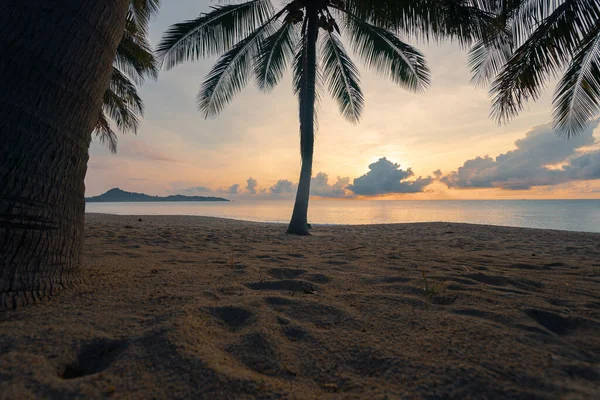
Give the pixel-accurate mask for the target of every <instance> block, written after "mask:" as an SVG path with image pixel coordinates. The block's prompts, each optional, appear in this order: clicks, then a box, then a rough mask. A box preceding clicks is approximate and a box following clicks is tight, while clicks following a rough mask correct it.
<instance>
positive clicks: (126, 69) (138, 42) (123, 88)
mask: <svg viewBox="0 0 600 400" xmlns="http://www.w3.org/2000/svg"><path fill="white" fill-rule="evenodd" d="M159 6H160V4H159V0H133V1H132V2H131V5H130V9H129V13H128V15H127V22H126V24H125V31H124V33H123V38H122V39H121V42H120V43H119V47H117V55H116V58H115V61H114V63H113V72H112V75H111V79H110V82H109V85H108V88H107V89H106V92H104V101H103V104H102V108H101V110H100V113H99V116H98V123H97V124H96V127H95V129H94V132H93V134H94V136H95V137H96V138H97V139H98V140H99V141H100V142H101V143H104V144H106V145H107V146H108V148H109V149H110V151H111V152H112V153H116V152H117V142H118V139H117V134H116V133H115V132H114V130H113V129H112V126H111V123H110V121H111V120H112V121H113V123H114V124H115V125H116V126H117V128H118V129H119V130H120V131H121V132H122V133H137V130H138V126H139V118H140V117H141V116H143V114H144V103H143V102H142V99H141V98H140V96H139V94H138V92H137V88H136V85H140V84H142V83H143V82H144V80H145V79H146V78H147V77H152V78H156V76H157V74H158V69H157V68H156V60H155V58H154V53H153V51H152V48H151V47H150V45H149V43H148V40H147V34H148V22H149V19H150V17H151V16H152V15H154V14H155V13H156V12H157V11H158V8H159Z"/></svg>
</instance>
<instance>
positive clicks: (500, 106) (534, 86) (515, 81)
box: [491, 0, 600, 122]
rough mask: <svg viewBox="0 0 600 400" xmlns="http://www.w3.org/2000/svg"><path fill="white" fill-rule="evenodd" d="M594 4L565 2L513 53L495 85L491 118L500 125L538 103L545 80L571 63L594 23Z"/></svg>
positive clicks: (584, 0) (582, 0)
mask: <svg viewBox="0 0 600 400" xmlns="http://www.w3.org/2000/svg"><path fill="white" fill-rule="evenodd" d="M592 2H594V1H593V0H565V1H564V2H563V3H562V4H561V5H559V6H558V7H557V8H556V10H555V11H554V12H553V13H552V14H550V16H548V17H547V18H546V19H545V20H544V21H542V22H541V23H540V24H539V25H538V27H537V28H536V29H535V31H534V32H533V33H532V34H531V35H530V37H529V38H528V39H527V41H526V42H525V43H523V44H522V45H521V46H520V47H519V48H518V49H517V50H516V51H515V52H514V54H513V55H512V57H511V58H510V59H509V60H508V62H507V63H506V65H505V66H504V68H503V69H502V71H501V72H500V74H499V75H498V77H497V78H496V79H495V80H494V82H493V84H492V90H491V92H492V94H493V97H494V99H493V103H492V115H493V116H494V117H495V118H496V119H497V120H498V121H500V122H505V121H508V120H509V119H510V118H512V117H514V116H515V115H517V114H518V113H519V112H520V111H521V110H522V109H523V106H524V103H525V102H526V101H527V100H529V99H533V100H537V98H538V97H539V96H540V93H541V91H542V89H543V88H544V82H545V80H546V79H547V78H548V77H549V76H551V75H554V74H556V73H558V72H559V71H560V69H561V68H562V67H563V66H565V65H566V63H568V62H569V58H570V54H572V52H573V51H574V49H575V47H576V46H577V45H578V43H579V41H580V34H581V32H582V31H583V32H585V31H587V30H589V28H590V24H591V22H593V21H592V19H591V18H590V15H589V14H590V13H589V12H588V11H589V9H587V5H589V3H592ZM596 7H599V8H600V6H599V5H597V6H596ZM574 26H576V27H577V28H575V29H574Z"/></svg>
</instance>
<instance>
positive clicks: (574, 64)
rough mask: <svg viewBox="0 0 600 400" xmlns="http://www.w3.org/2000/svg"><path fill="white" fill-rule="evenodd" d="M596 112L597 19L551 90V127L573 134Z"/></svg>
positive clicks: (599, 68) (599, 76)
mask: <svg viewBox="0 0 600 400" xmlns="http://www.w3.org/2000/svg"><path fill="white" fill-rule="evenodd" d="M598 111H600V21H598V23H597V25H596V27H595V29H593V30H592V31H590V32H589V33H588V35H587V37H585V38H584V40H583V41H582V42H581V45H580V47H579V48H578V49H577V50H576V52H575V56H574V57H573V59H572V60H571V64H570V65H569V68H568V69H567V71H566V72H565V74H564V76H563V77H562V79H561V80H560V82H559V83H558V86H557V87H556V91H555V93H554V112H553V114H554V126H555V129H556V130H557V131H558V132H559V133H561V134H564V135H565V136H567V137H572V136H575V135H577V134H578V133H579V132H581V131H582V130H583V128H584V127H585V126H586V124H587V123H588V122H589V121H590V120H591V119H592V118H593V117H594V116H595V115H597V114H598Z"/></svg>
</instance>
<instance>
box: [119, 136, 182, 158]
mask: <svg viewBox="0 0 600 400" xmlns="http://www.w3.org/2000/svg"><path fill="white" fill-rule="evenodd" d="M119 154H120V155H123V156H129V157H133V158H140V159H145V160H152V161H168V162H178V160H175V159H174V158H171V157H169V156H167V155H166V154H164V153H162V152H160V151H158V150H156V149H153V148H152V147H150V146H149V145H147V144H146V143H144V142H142V141H141V140H133V141H129V142H126V143H123V144H122V145H121V146H120V148H119Z"/></svg>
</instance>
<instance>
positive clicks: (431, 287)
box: [421, 270, 444, 302]
mask: <svg viewBox="0 0 600 400" xmlns="http://www.w3.org/2000/svg"><path fill="white" fill-rule="evenodd" d="M421 277H422V279H423V292H424V293H425V296H426V297H427V298H428V299H429V301H431V302H433V300H434V298H435V297H436V296H439V295H440V294H441V293H442V291H443V289H444V283H443V282H435V281H431V280H430V279H429V278H428V276H427V273H426V272H425V270H421Z"/></svg>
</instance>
